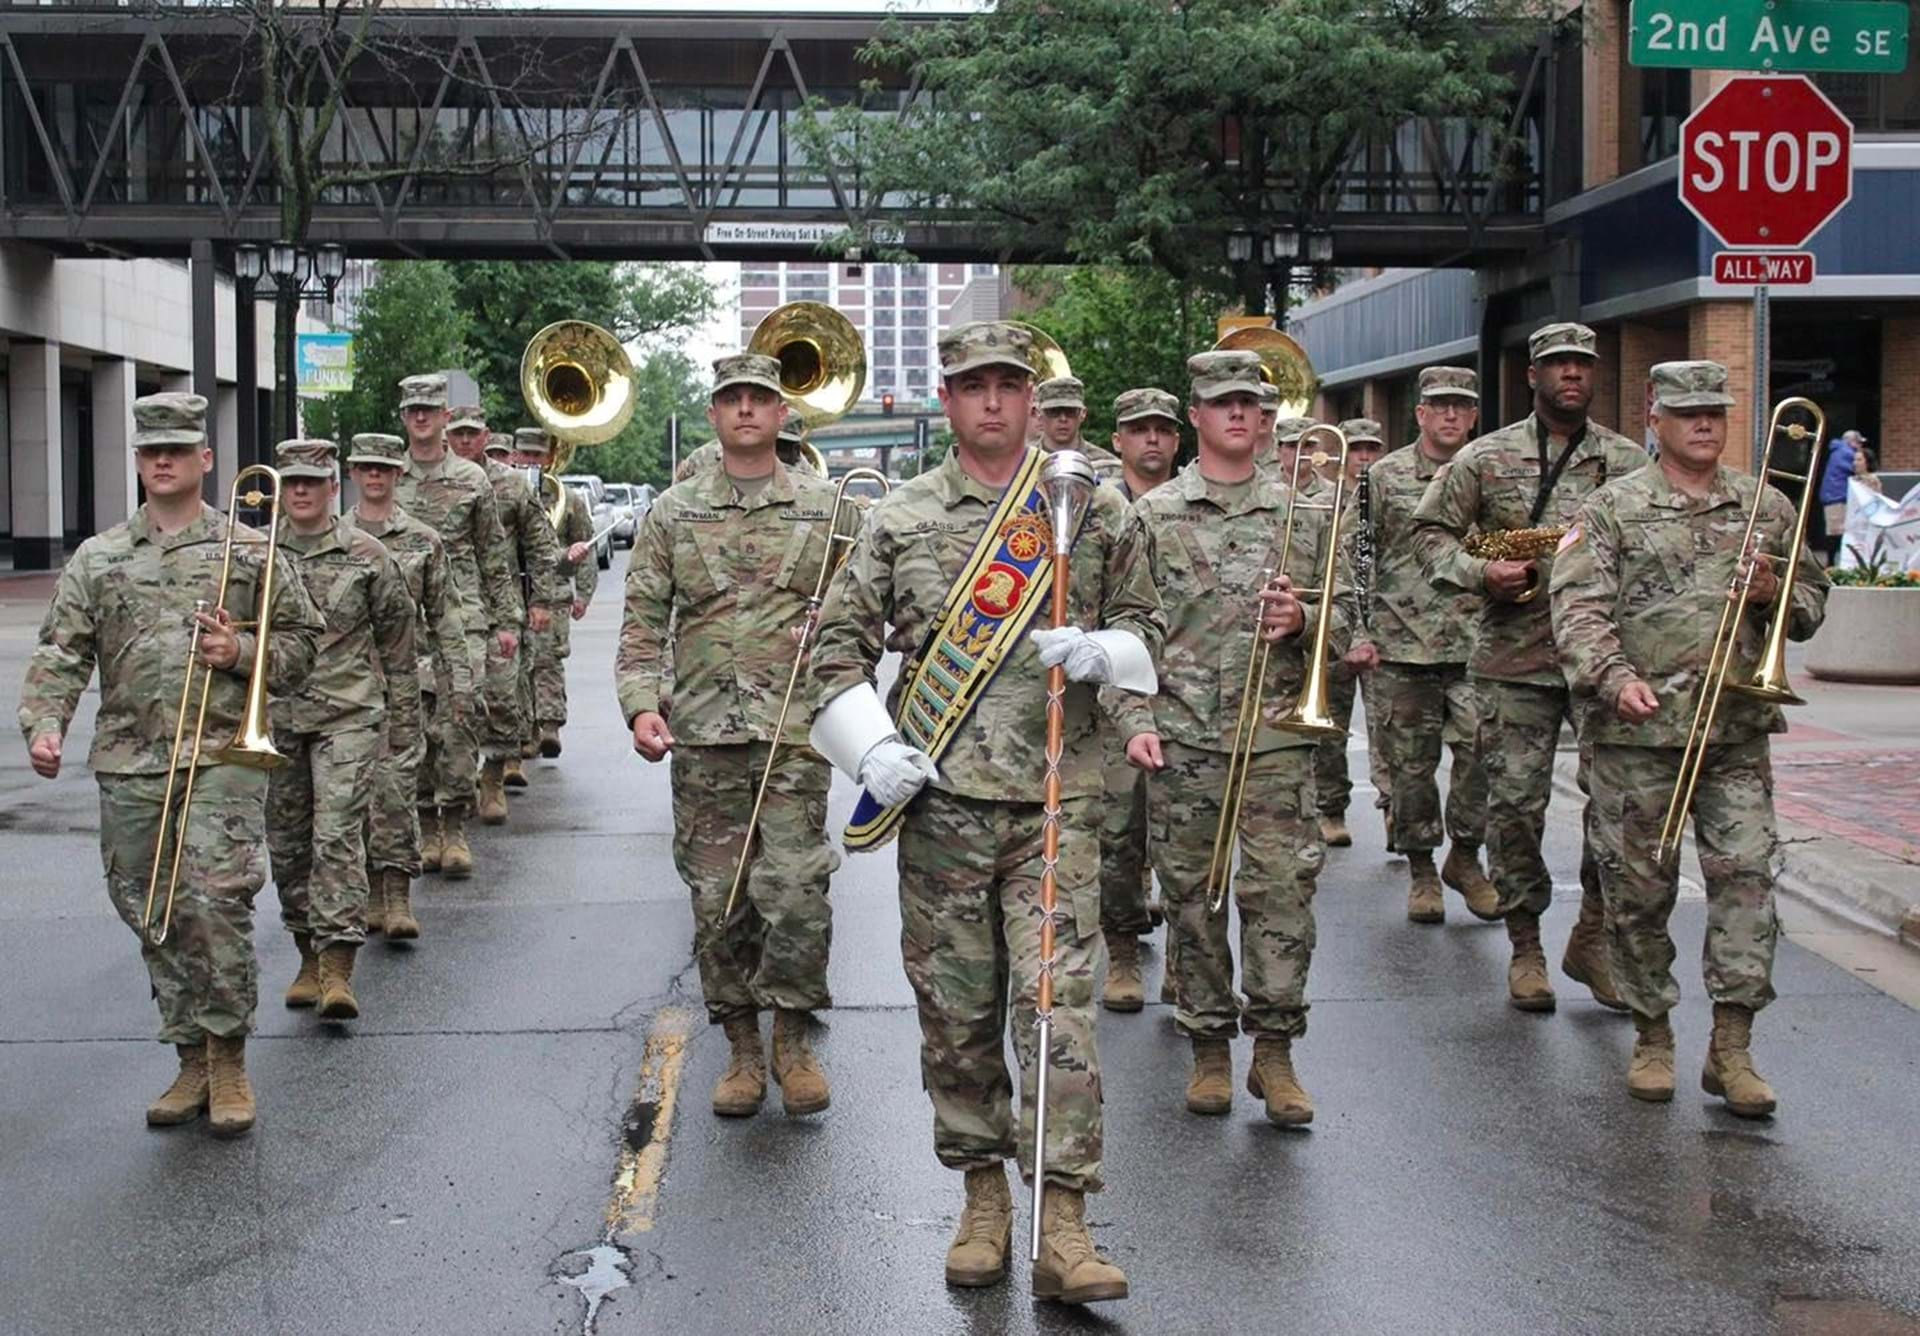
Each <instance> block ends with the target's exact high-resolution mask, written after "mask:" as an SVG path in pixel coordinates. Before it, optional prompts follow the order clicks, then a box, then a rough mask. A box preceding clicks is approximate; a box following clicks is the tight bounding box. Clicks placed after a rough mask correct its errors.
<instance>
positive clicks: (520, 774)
mask: <svg viewBox="0 0 1920 1336" xmlns="http://www.w3.org/2000/svg"><path fill="white" fill-rule="evenodd" d="M520 761H521V758H520V757H518V756H515V757H512V758H510V759H509V760H508V761H507V762H506V764H505V765H504V766H503V767H502V769H501V771H500V778H501V781H502V782H503V783H505V784H506V786H507V787H508V788H510V789H524V788H525V787H527V772H526V770H525V769H523V768H522V767H521V765H520Z"/></svg>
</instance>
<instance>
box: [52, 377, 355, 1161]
mask: <svg viewBox="0 0 1920 1336" xmlns="http://www.w3.org/2000/svg"><path fill="white" fill-rule="evenodd" d="M206 415H207V401H206V400H205V399H203V398H201V397H200V396H199V395H197V394H154V395H148V396H146V397H144V398H141V399H137V400H135V401H134V405H133V424H134V431H133V450H134V464H135V467H136V468H137V469H138V471H139V475H140V482H141V484H142V485H143V486H144V487H145V488H146V501H145V502H144V503H143V504H142V505H141V506H140V508H139V509H138V510H136V511H134V513H133V515H132V517H131V518H130V519H128V520H127V522H126V523H125V524H117V525H115V526H114V527H112V528H111V529H108V530H107V531H106V532H104V533H100V534H96V535H95V536H94V537H92V538H89V539H87V541H86V542H84V543H82V544H81V545H80V549H79V551H77V552H75V553H74V554H73V556H72V557H71V558H70V559H69V560H68V562H67V564H66V567H65V568H64V569H63V570H62V571H61V572H60V583H59V585H58V587H57V588H56V589H55V590H54V595H53V604H52V606H51V607H49V608H48V609H47V617H46V620H45V621H44V622H43V623H41V626H40V639H39V643H38V645H37V646H36V647H35V649H34V651H33V655H32V657H31V658H30V659H29V660H28V662H27V672H26V681H25V683H24V684H23V685H22V687H21V689H20V716H19V717H20V732H21V734H22V735H23V736H24V737H25V738H26V740H27V756H28V759H29V760H30V761H31V763H32V765H33V769H34V773H36V774H38V775H40V776H41V777H42V778H43V779H54V778H56V777H58V775H59V773H60V762H61V743H62V740H63V739H64V738H65V737H66V733H67V727H68V725H70V724H71V723H72V722H73V712H74V709H75V707H76V706H78V705H79V703H80V696H81V694H82V693H83V692H84V691H85V690H86V689H87V684H88V682H89V681H90V680H91V679H92V677H93V670H94V667H95V665H96V664H97V665H98V666H99V669H100V706H99V714H98V717H97V718H96V720H95V722H94V734H93V751H92V753H91V754H90V755H89V756H88V758H87V764H88V766H89V768H91V769H92V770H93V773H94V777H95V779H96V780H97V781H98V783H99V785H100V854H101V859H102V861H103V862H104V864H105V866H106V877H107V893H108V895H109V896H110V897H111V899H112V900H113V907H114V908H115V909H116V910H117V911H119V914H120V917H121V918H122V919H124V920H125V921H126V923H127V926H128V927H130V928H132V929H133V930H134V931H135V932H136V933H139V934H140V936H141V941H140V953H141V955H142V956H143V957H144V958H145V960H146V963H147V975H148V978H149V979H150V980H151V982H152V985H153V998H154V1002H155V1003H156V1004H157V1005H158V1006H159V1009H160V1036H159V1037H160V1041H161V1042H162V1043H168V1044H172V1045H174V1046H175V1048H176V1049H177V1050H178V1052H179V1058H180V1070H179V1074H178V1075H177V1076H176V1077H175V1078H174V1081H173V1084H172V1085H170V1086H169V1087H168V1088H167V1090H166V1092H165V1093H164V1094H162V1095H161V1096H160V1097H159V1098H158V1099H157V1100H155V1101H154V1102H153V1103H152V1104H151V1105H150V1106H148V1108H147V1122H148V1123H150V1124H152V1125H154V1126H169V1125H173V1124H178V1123H188V1122H192V1121H193V1120H194V1119H195V1118H197V1117H199V1116H200V1114H201V1112H202V1111H206V1112H207V1114H208V1119H209V1124H210V1126H211V1128H212V1131H213V1132H214V1134H215V1135H216V1136H237V1135H238V1134H240V1133H242V1132H245V1131H246V1130H247V1129H248V1128H250V1127H252V1126H253V1121H254V1100H253V1087H252V1085H251V1084H250V1083H249V1081H248V1080H247V1069H246V1044H247V1035H248V1034H249V1033H251V1031H252V1030H253V1016H254V1006H255V1003H256V1000H257V994H258V969H257V966H256V964H255V959H254V950H253V897H254V895H255V894H256V893H257V892H258V891H259V890H260V887H261V884H262V883H263V882H265V881H266V877H267V859H266V848H265V843H266V810H267V809H266V802H267V776H266V773H265V772H264V771H262V770H258V769H255V768H253V767H252V766H246V765H230V764H226V763H223V761H222V759H221V757H220V754H219V751H218V749H219V748H221V747H223V746H224V745H225V744H226V742H227V740H228V739H230V738H231V737H233V735H234V732H235V730H236V728H237V727H238V725H239V723H240V718H241V715H242V713H243V711H244V709H245V706H246V696H247V686H248V683H249V681H250V680H251V676H252V671H253V664H254V655H255V650H256V647H257V642H256V639H255V637H256V634H257V633H256V631H255V630H253V629H251V628H247V629H241V628H237V627H235V626H234V625H233V623H235V622H244V621H252V620H253V619H254V618H256V617H257V616H258V610H259V604H260V585H261V578H262V575H263V573H264V570H265V561H264V558H265V555H266V547H265V535H263V534H260V533H258V532H256V531H254V530H252V529H249V528H246V527H245V526H243V525H242V526H234V528H235V532H236V534H237V540H236V542H235V543H234V547H233V569H232V575H231V579H230V580H229V582H228V584H227V588H226V595H225V602H224V610H223V611H222V612H220V613H215V612H213V611H211V609H213V607H214V606H215V604H216V603H217V602H219V601H220V597H221V595H220V590H219V587H218V586H219V581H220V567H221V551H222V548H223V547H224V545H225V543H226V539H227V534H228V531H229V522H228V518H227V516H225V515H224V514H222V513H221V512H219V511H217V510H215V509H213V508H212V507H211V506H208V505H206V504H205V503H204V502H202V501H201V499H200V489H201V485H202V482H203V480H204V479H205V478H206V476H207V475H208V474H209V473H211V472H212V470H213V451H212V450H210V449H209V448H208V447H207V428H206ZM267 615H268V619H269V622H270V624H271V628H272V630H271V635H270V638H269V642H268V653H267V682H266V686H267V689H268V691H269V692H270V693H272V694H273V695H276V696H278V695H284V694H285V693H287V692H290V691H293V690H295V689H297V688H298V687H299V685H300V683H301V681H302V680H303V679H304V678H305V677H306V675H307V671H308V669H309V668H310V667H311V666H312V664H313V647H314V641H315V639H316V638H317V637H318V635H319V633H320V629H321V623H320V614H319V613H318V612H317V611H316V610H315V609H314V606H313V603H312V602H311V600H309V599H308V598H307V593H306V589H305V588H304V587H303V586H302V585H301V583H300V578H299V576H298V575H296V574H295V573H294V570H293V566H292V564H291V563H290V562H289V561H287V560H286V559H285V558H284V557H282V558H280V559H278V560H277V562H276V564H275V568H274V579H273V603H272V606H271V607H270V608H269V609H268V610H267ZM196 623H197V624H198V625H199V627H200V628H201V633H200V642H199V649H198V662H197V667H200V668H210V669H212V670H213V671H212V672H211V674H210V677H211V681H212V685H211V689H210V692H209V694H208V696H207V705H206V720H205V728H204V730H203V732H202V733H201V735H200V742H201V751H200V771H199V775H198V780H197V783H196V785H195V788H194V795H193V807H192V809H191V811H190V812H189V813H188V814H187V819H186V823H185V824H186V829H185V831H184V833H182V832H180V831H179V829H178V827H177V826H176V827H173V828H172V829H173V831H174V833H173V834H171V835H170V836H169V839H168V850H169V853H168V858H169V861H170V860H171V857H172V855H171V852H170V851H171V850H172V849H173V848H174V847H175V841H176V840H178V841H179V842H180V844H181V845H183V846H184V852H183V854H182V856H181V859H180V864H179V866H180V880H179V885H178V891H177V893H176V896H175V899H174V903H173V917H172V923H171V930H170V931H169V932H168V933H167V935H166V939H165V941H163V942H161V943H160V944H159V945H155V944H154V943H153V942H152V941H151V940H150V938H149V935H148V932H147V928H146V900H147V885H148V880H147V879H148V873H149V871H150V870H151V869H152V867H153V862H154V855H155V843H156V841H157V840H158V839H159V836H160V820H161V811H162V808H163V806H164V805H165V803H166V802H167V795H168V794H169V793H170V792H171V793H172V794H173V797H174V802H175V804H176V815H177V803H178V787H177V785H174V784H170V783H169V780H168V775H167V771H168V767H169V764H170V761H171V759H172V757H173V744H174V736H175V725H176V720H177V718H178V712H179V711H180V710H181V709H182V708H188V709H194V710H197V709H198V695H199V692H198V686H197V684H198V682H200V681H202V680H204V678H203V675H202V674H201V673H199V672H195V674H194V681H195V683H196V687H195V691H194V693H193V695H194V698H193V699H190V700H188V701H187V702H186V704H185V706H184V707H183V705H182V696H181V689H182V686H183V679H184V678H185V677H186V675H187V673H188V645H189V642H190V639H191V635H192V631H193V628H194V626H195V625H196ZM187 722H188V726H189V727H191V724H192V719H191V717H190V718H189V719H188V721H187ZM194 750H195V740H194V739H193V738H192V737H191V736H189V737H188V738H187V739H186V742H185V746H184V747H183V749H182V752H181V756H180V762H181V771H180V782H181V783H184V781H185V764H186V760H187V758H188V757H189V756H191V755H192V753H193V752H194ZM161 880H162V883H163V884H162V886H161V888H160V890H161V897H163V896H164V894H165V885H164V883H165V881H166V876H165V874H164V871H163V875H162V878H161ZM161 897H156V899H155V904H154V918H155V924H154V926H155V928H156V929H157V928H158V926H159V920H160V916H161V905H162V898H161Z"/></svg>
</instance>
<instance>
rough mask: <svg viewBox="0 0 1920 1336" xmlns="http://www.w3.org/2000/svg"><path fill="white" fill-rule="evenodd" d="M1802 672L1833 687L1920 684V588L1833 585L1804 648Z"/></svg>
mask: <svg viewBox="0 0 1920 1336" xmlns="http://www.w3.org/2000/svg"><path fill="white" fill-rule="evenodd" d="M1807 671H1808V672H1810V673H1812V674H1813V675H1814V676H1815V677H1818V678H1822V679H1824V680H1827V681H1832V682H1912V683H1920V589H1872V588H1862V587H1855V586H1849V585H1838V586H1835V587H1834V588H1833V589H1832V590H1830V591H1829V592H1828V594H1827V620H1826V621H1825V622H1823V623H1821V626H1820V630H1819V632H1818V633H1817V634H1816V635H1815V636H1814V637H1813V640H1812V641H1811V642H1809V643H1808V645H1807Z"/></svg>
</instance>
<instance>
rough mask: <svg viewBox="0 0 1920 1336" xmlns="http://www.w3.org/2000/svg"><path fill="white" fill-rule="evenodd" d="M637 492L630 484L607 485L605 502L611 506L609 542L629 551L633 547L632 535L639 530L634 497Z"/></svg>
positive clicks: (638, 512) (638, 509) (638, 516)
mask: <svg viewBox="0 0 1920 1336" xmlns="http://www.w3.org/2000/svg"><path fill="white" fill-rule="evenodd" d="M637 490H638V489H637V488H635V487H634V485H633V484H632V483H630V482H610V483H608V484H607V501H608V502H609V503H610V504H611V505H612V506H613V519H612V521H611V523H612V524H613V533H612V535H611V538H610V541H612V542H613V543H615V544H617V545H619V546H620V547H624V548H628V549H629V550H630V549H631V548H632V547H633V536H634V534H635V533H637V532H638V531H639V529H640V508H639V506H638V504H636V502H637V498H636V496H635V492H636V491H637Z"/></svg>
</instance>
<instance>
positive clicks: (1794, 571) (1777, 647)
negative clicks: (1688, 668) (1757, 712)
mask: <svg viewBox="0 0 1920 1336" xmlns="http://www.w3.org/2000/svg"><path fill="white" fill-rule="evenodd" d="M1789 412H1804V413H1806V414H1808V415H1809V416H1811V417H1812V418H1813V425H1812V426H1811V427H1808V426H1804V425H1802V424H1801V423H1798V422H1792V423H1789V422H1787V421H1785V418H1786V415H1787V414H1788V413H1789ZM1782 436H1785V437H1786V438H1787V439H1788V440H1790V441H1795V442H1802V441H1807V440H1811V441H1812V443H1813V444H1812V448H1811V449H1810V450H1809V451H1808V454H1807V471H1806V472H1805V473H1789V472H1787V471H1786V470H1785V469H1777V468H1775V467H1773V447H1774V442H1776V441H1777V440H1779V438H1780V437H1782ZM1826 436H1827V415H1826V413H1825V412H1824V411H1823V410H1822V409H1821V407H1820V405H1819V404H1816V403H1815V402H1813V400H1811V399H1802V398H1797V397H1796V398H1791V399H1782V400H1781V401H1780V402H1779V403H1777V404H1775V405H1774V406H1773V416H1772V418H1771V419H1770V420H1769V421H1768V423H1767V440H1766V448H1765V450H1764V451H1762V453H1761V455H1760V467H1759V469H1757V470H1756V471H1755V478H1756V483H1755V486H1754V493H1753V505H1752V507H1751V508H1750V509H1749V510H1748V511H1747V527H1746V529H1745V531H1744V532H1743V533H1742V534H1741V537H1740V557H1739V559H1738V560H1737V561H1736V562H1735V564H1734V568H1733V578H1732V580H1731V581H1729V583H1728V585H1727V599H1726V606H1725V607H1724V608H1722V609H1721V612H1720V625H1719V628H1718V629H1717V630H1715V631H1714V633H1713V641H1712V645H1711V648H1710V649H1709V650H1708V653H1707V666H1706V668H1705V670H1704V671H1703V672H1702V673H1701V675H1700V689H1699V691H1698V692H1697V693H1696V694H1695V697H1694V704H1693V721H1692V722H1691V723H1690V724H1689V725H1688V726H1687V742H1686V746H1685V747H1683V748H1682V749H1681V752H1680V773H1679V774H1678V775H1677V776H1675V777H1674V781H1673V796H1672V797H1670V798H1669V799H1668V800H1667V814H1666V817H1665V819H1664V820H1663V821H1662V822H1661V823H1660V843H1659V844H1658V845H1657V846H1656V848H1655V855H1656V857H1658V858H1659V860H1660V861H1661V862H1662V863H1663V864H1664V863H1668V862H1671V861H1673V860H1675V859H1678V858H1679V857H1680V844H1681V842H1682V840H1684V839H1685V838H1686V829H1687V813H1688V812H1690V811H1692V810H1693V795H1694V791H1695V790H1696V789H1697V788H1698V787H1699V786H1700V772H1701V771H1702V770H1703V769H1705V768H1706V764H1707V751H1708V749H1709V748H1710V747H1711V746H1712V744H1713V725H1714V721H1715V719H1716V718H1717V717H1718V715H1719V713H1720V698H1721V696H1722V695H1724V694H1725V693H1726V692H1729V691H1732V692H1735V693H1737V694H1739V695H1742V696H1749V697H1752V698H1753V699H1755V700H1763V701H1768V702H1770V703H1772V704H1775V705H1804V704H1806V702H1805V701H1804V700H1802V699H1801V698H1800V696H1799V694H1798V693H1797V692H1795V691H1794V689H1793V685H1792V684H1791V683H1790V682H1788V680H1787V631H1788V629H1789V628H1790V627H1791V625H1792V623H1793V582H1794V579H1795V577H1796V576H1797V575H1798V574H1799V572H1800V551H1801V548H1802V547H1803V546H1804V544H1805V540H1806V536H1807V515H1808V512H1810V511H1811V510H1812V509H1813V507H1814V505H1815V504H1816V502H1817V499H1818V495H1819V480H1820V472H1819V470H1818V469H1817V468H1816V467H1814V465H1815V464H1816V463H1817V461H1818V460H1819V458H1820V447H1821V446H1822V445H1823V444H1824V443H1825V441H1826ZM1775 478H1779V479H1782V480H1784V481H1787V482H1797V483H1799V484H1800V487H1801V489H1800V500H1799V503H1798V504H1797V505H1796V506H1795V507H1794V515H1793V529H1792V531H1791V532H1790V533H1789V534H1788V535H1787V550H1786V552H1785V553H1784V556H1785V558H1786V567H1785V568H1784V569H1783V570H1782V571H1781V573H1780V577H1779V592H1778V593H1777V594H1775V595H1774V598H1773V617H1772V618H1771V619H1770V620H1769V622H1768V624H1767V639H1766V644H1765V645H1764V647H1763V648H1762V650H1761V653H1760V660H1759V662H1758V663H1757V664H1756V665H1755V666H1754V668H1753V671H1752V672H1750V673H1748V674H1746V675H1745V676H1743V677H1738V678H1736V677H1735V676H1734V655H1735V654H1737V653H1738V652H1739V649H1740V623H1741V619H1742V618H1744V617H1745V616H1746V611H1747V597H1748V595H1749V594H1750V593H1751V591H1752V589H1753V575H1754V570H1755V568H1756V567H1757V565H1758V556H1759V553H1758V552H1757V550H1756V549H1755V548H1754V545H1753V534H1754V529H1755V527H1756V526H1757V525H1758V524H1759V522H1760V507H1761V506H1762V505H1764V504H1765V502H1766V499H1767V485H1768V483H1769V482H1771V481H1772V480H1773V479H1775Z"/></svg>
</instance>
